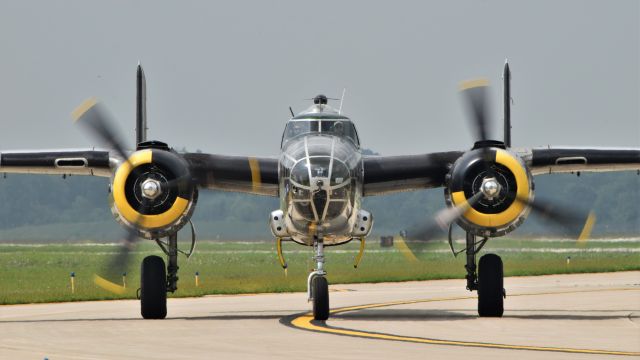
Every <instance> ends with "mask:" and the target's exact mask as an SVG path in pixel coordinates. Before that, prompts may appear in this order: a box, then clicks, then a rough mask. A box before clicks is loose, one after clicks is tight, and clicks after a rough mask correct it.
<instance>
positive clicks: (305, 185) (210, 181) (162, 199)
mask: <svg viewBox="0 0 640 360" xmlns="http://www.w3.org/2000/svg"><path fill="white" fill-rule="evenodd" d="M503 80H504V139H503V140H502V141H500V140H493V139H490V138H489V137H488V131H487V129H488V126H487V125H488V123H489V122H490V118H489V116H488V114H487V104H486V96H487V82H486V81H484V80H476V81H470V82H466V83H463V84H462V85H461V91H462V95H463V98H464V99H465V101H466V104H467V105H468V110H469V114H470V116H471V120H472V124H474V126H473V128H474V132H475V139H476V141H475V143H474V144H473V146H472V147H471V149H467V150H462V151H452V152H435V153H428V154H422V155H407V156H368V155H363V154H362V152H361V149H360V139H359V138H358V133H357V131H356V126H355V124H354V123H353V122H352V121H351V119H350V118H348V117H347V116H345V115H343V114H342V111H340V110H336V109H334V108H333V107H331V106H330V105H329V104H328V102H329V100H330V99H328V98H327V97H326V96H324V95H318V96H316V97H315V98H313V104H312V105H311V106H310V107H309V108H308V109H306V110H305V111H303V112H301V113H298V114H293V112H292V117H291V118H290V119H289V121H288V122H287V124H286V126H285V129H284V134H283V136H282V140H281V153H280V156H279V157H277V158H271V157H247V156H227V155H216V154H203V153H178V152H177V151H175V150H174V149H172V148H171V147H170V146H169V145H167V144H166V143H163V142H160V141H153V140H149V139H147V135H146V134H147V121H146V120H147V119H146V80H145V76H144V72H143V70H142V67H141V66H138V73H137V101H136V105H137V110H136V148H135V150H130V149H127V147H126V146H125V141H123V138H122V137H121V136H119V135H118V132H117V131H116V130H115V128H114V126H113V121H112V120H111V118H110V116H109V113H108V112H107V110H106V108H105V106H104V105H102V104H101V103H99V102H97V101H96V100H95V99H90V100H88V101H86V102H85V103H83V104H82V105H81V106H80V107H79V108H78V109H76V110H75V111H74V113H73V117H74V119H75V120H76V121H77V122H78V123H79V124H80V125H82V126H85V127H86V129H87V130H88V131H89V132H90V133H91V134H93V135H94V136H95V137H96V138H97V139H98V140H100V142H101V143H102V145H103V146H105V147H106V150H96V149H90V150H59V151H3V152H0V172H5V173H34V174H61V175H64V174H73V175H93V176H103V177H109V178H110V181H111V185H110V190H111V191H110V197H111V200H112V201H111V204H112V212H113V214H114V216H115V218H116V219H117V221H118V222H120V223H121V224H122V225H123V226H124V227H125V228H126V229H128V234H127V236H126V238H125V240H124V243H123V246H122V247H121V250H120V251H119V253H118V254H117V255H116V256H115V257H114V258H113V259H112V260H111V261H110V262H109V263H108V264H106V266H105V269H104V272H103V273H101V274H96V275H95V278H94V280H95V282H96V284H98V285H100V286H101V287H103V288H105V289H107V290H110V291H113V292H122V290H123V289H122V288H121V287H120V286H119V285H117V284H116V283H114V281H115V279H117V278H118V275H119V274H121V273H122V271H123V269H126V267H127V264H128V263H129V262H130V252H131V249H132V247H133V245H134V244H135V243H136V242H137V241H138V239H139V238H142V239H148V240H154V241H156V242H157V243H158V245H159V246H160V247H161V249H162V250H163V251H164V253H165V254H166V256H167V263H166V264H165V261H164V259H163V258H161V257H159V256H148V257H146V258H145V259H144V260H143V262H142V268H141V279H140V293H139V296H140V302H141V313H142V317H143V318H145V319H162V318H165V317H166V314H167V292H174V291H176V290H177V288H178V286H177V284H178V275H177V274H178V253H179V249H178V243H177V234H178V231H180V230H181V229H183V228H184V227H185V226H186V225H187V224H190V228H191V232H192V246H191V250H190V251H189V252H188V254H187V255H191V254H192V253H193V249H194V245H195V231H194V229H193V225H192V224H191V222H190V218H191V215H192V214H193V212H194V211H195V208H196V203H197V199H198V191H201V190H206V189H214V190H225V191H234V192H242V193H249V194H256V195H266V196H273V197H279V199H280V208H279V209H275V210H273V211H271V212H270V214H269V210H271V209H265V217H266V215H268V214H269V224H270V227H271V231H272V233H273V235H274V237H275V238H276V242H277V249H278V256H279V259H280V262H281V265H282V266H283V267H286V262H285V261H284V258H283V257H282V251H281V249H282V247H281V245H282V242H283V241H293V242H295V243H298V244H300V245H305V246H312V247H314V257H313V259H314V261H315V264H316V265H315V270H314V271H312V272H311V273H310V274H309V277H308V281H307V290H308V297H309V300H311V301H312V303H313V316H314V318H315V319H316V320H326V319H328V317H329V290H328V282H327V272H326V270H325V267H324V262H325V252H324V249H325V246H337V245H342V244H345V243H348V242H350V241H352V240H354V239H355V240H359V241H360V242H361V247H360V254H359V255H358V257H357V261H359V259H360V258H361V256H362V252H363V250H364V244H365V238H366V237H367V235H369V234H370V232H371V229H372V226H373V214H371V213H370V212H368V211H366V210H365V209H362V207H361V202H362V198H363V197H366V196H376V195H383V194H390V193H394V192H400V191H415V190H420V189H428V188H436V187H443V188H444V190H445V202H446V207H445V208H444V209H443V210H441V211H440V212H438V213H437V214H436V216H435V218H434V219H425V222H424V224H423V225H422V226H421V227H420V228H419V230H416V231H407V232H403V237H404V238H405V239H407V240H413V241H425V240H429V239H430V238H431V237H433V236H434V234H436V233H437V232H439V231H442V230H447V229H449V233H450V234H451V227H452V226H453V225H454V224H457V225H458V226H459V227H461V228H462V229H463V230H464V231H465V232H466V242H465V243H466V246H465V248H464V249H463V250H462V251H464V252H465V254H466V266H465V270H466V272H467V276H466V279H467V289H468V290H470V291H473V290H477V291H478V314H479V315H480V316H490V317H500V316H502V314H503V299H504V297H505V295H506V293H505V290H504V288H503V265H502V260H501V259H500V257H499V256H498V255H495V254H485V255H483V256H482V257H481V258H480V259H479V261H478V263H477V264H476V257H477V256H476V255H477V254H478V252H479V250H480V249H481V248H482V246H483V245H484V244H485V243H486V241H487V240H488V239H490V238H493V237H498V236H503V235H505V234H508V233H510V232H512V231H514V230H515V229H516V228H518V226H520V225H521V224H522V223H523V221H524V220H525V219H526V217H527V215H528V214H529V212H531V211H537V212H540V213H546V214H547V215H548V216H547V217H548V218H549V219H551V220H553V221H556V222H560V223H565V224H566V223H572V222H575V220H576V216H574V215H573V214H571V213H570V211H555V212H552V213H549V212H548V211H549V210H545V208H546V206H544V205H541V204H540V203H538V202H534V201H533V196H534V184H533V176H535V175H541V174H549V173H557V172H577V171H622V170H640V148H633V149H611V148H609V149H602V148H594V147H584V148H559V147H544V148H528V149H521V148H512V146H511V136H510V129H511V125H510V70H509V65H508V64H505V68H504V77H503ZM545 211H546V212H545ZM581 221H582V223H584V219H582V220H581ZM593 221H594V219H593V217H591V216H589V217H587V219H586V223H585V225H584V228H583V230H582V233H581V234H580V237H582V238H584V237H586V236H588V234H589V232H590V228H591V227H592V226H593ZM449 241H450V244H451V235H450V236H449ZM452 251H453V246H452ZM356 266H357V264H356Z"/></svg>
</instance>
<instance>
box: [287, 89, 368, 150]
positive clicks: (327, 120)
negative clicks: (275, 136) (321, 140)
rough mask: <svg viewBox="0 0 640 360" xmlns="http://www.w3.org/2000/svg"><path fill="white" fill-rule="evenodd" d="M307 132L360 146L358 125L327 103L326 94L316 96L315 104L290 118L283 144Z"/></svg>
mask: <svg viewBox="0 0 640 360" xmlns="http://www.w3.org/2000/svg"><path fill="white" fill-rule="evenodd" d="M307 134H326V135H333V136H337V137H340V138H342V139H345V140H349V141H351V142H352V143H353V144H354V145H355V146H356V147H360V140H359V139H358V133H357V132H356V127H355V126H354V125H353V123H352V122H351V120H350V119H349V118H348V117H346V116H343V115H342V114H341V113H340V111H338V110H336V109H334V108H333V107H331V106H329V105H327V97H326V96H324V95H318V96H316V97H315V98H314V104H313V105H311V106H310V107H309V108H308V109H306V110H305V111H303V112H301V113H300V114H298V115H296V116H294V117H293V118H292V119H291V120H289V122H288V123H287V127H286V128H285V129H284V133H283V134H282V144H281V145H282V147H284V145H285V144H286V143H287V142H288V141H290V140H292V139H295V138H297V137H299V136H302V135H307Z"/></svg>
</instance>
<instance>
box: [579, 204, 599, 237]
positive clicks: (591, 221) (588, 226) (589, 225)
mask: <svg viewBox="0 0 640 360" xmlns="http://www.w3.org/2000/svg"><path fill="white" fill-rule="evenodd" d="M595 223H596V214H595V213H594V212H593V211H592V212H590V213H589V216H587V221H585V223H584V227H583V228H582V231H581V232H580V236H578V244H580V245H584V244H586V243H587V240H588V239H589V237H590V236H591V232H592V231H593V226H594V225H595Z"/></svg>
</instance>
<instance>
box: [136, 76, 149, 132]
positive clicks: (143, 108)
mask: <svg viewBox="0 0 640 360" xmlns="http://www.w3.org/2000/svg"><path fill="white" fill-rule="evenodd" d="M145 141H147V80H146V79H145V77H144V70H142V65H140V63H138V75H137V76H136V144H140V143H141V142H145Z"/></svg>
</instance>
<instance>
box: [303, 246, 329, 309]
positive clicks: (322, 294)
mask: <svg viewBox="0 0 640 360" xmlns="http://www.w3.org/2000/svg"><path fill="white" fill-rule="evenodd" d="M313 247H314V249H315V256H314V257H313V259H314V260H315V261H316V269H315V270H314V271H313V272H311V274H309V277H308V279H307V295H308V298H309V301H312V302H313V318H314V320H322V321H324V320H327V319H328V318H329V284H328V282H327V278H326V277H325V276H326V275H327V272H326V271H325V270H324V242H323V241H322V236H316V237H315V241H314V244H313Z"/></svg>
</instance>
